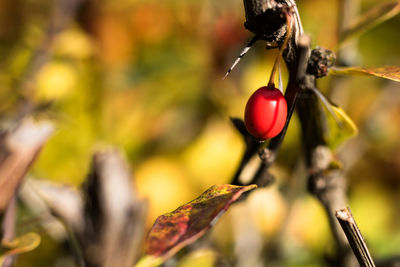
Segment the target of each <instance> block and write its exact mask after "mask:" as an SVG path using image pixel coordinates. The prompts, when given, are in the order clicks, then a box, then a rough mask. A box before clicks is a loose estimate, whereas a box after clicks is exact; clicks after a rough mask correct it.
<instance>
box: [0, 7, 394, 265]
mask: <svg viewBox="0 0 400 267" xmlns="http://www.w3.org/2000/svg"><path fill="white" fill-rule="evenodd" d="M65 1H67V2H68V0H65ZM57 2H60V1H44V0H39V1H33V0H17V1H15V0H0V26H1V27H0V55H1V63H0V64H1V65H0V66H1V69H0V103H1V104H0V118H1V123H2V124H5V125H8V124H10V123H11V122H12V121H14V120H15V119H16V118H18V116H19V115H21V114H22V113H24V112H28V111H32V110H33V111H34V113H35V115H36V116H37V117H44V118H46V119H51V120H53V121H54V122H55V124H56V127H57V131H56V133H55V135H54V136H53V137H52V138H51V139H50V141H49V143H48V144H47V145H46V146H45V148H44V149H43V151H42V153H41V155H40V157H39V159H38V161H37V162H36V163H35V165H34V169H33V171H32V172H31V175H32V176H34V177H35V178H37V179H51V180H53V181H56V182H63V183H69V184H73V185H79V184H80V183H81V182H82V181H83V179H84V178H85V175H86V173H87V171H88V168H89V167H88V166H89V161H90V157H91V155H92V152H93V150H94V149H95V148H96V146H97V145H99V144H100V145H101V144H103V143H108V144H112V145H116V146H118V147H120V148H122V149H123V150H124V151H125V152H126V154H127V155H128V159H129V161H130V164H131V166H132V168H133V170H134V172H135V179H136V180H137V184H138V190H139V192H140V193H141V194H142V195H143V196H144V197H147V198H149V203H150V215H149V218H148V222H149V227H150V224H151V223H152V222H153V221H154V220H155V218H156V217H157V216H158V215H160V214H163V213H166V212H169V211H171V210H173V209H175V208H176V207H178V206H180V205H181V204H183V203H185V202H187V201H189V200H190V199H193V198H194V197H195V196H196V195H198V194H199V193H201V192H202V191H204V190H205V189H206V188H208V187H210V186H211V185H213V184H218V183H229V182H230V178H231V176H232V175H233V173H234V171H235V168H236V166H237V165H238V162H239V160H240V157H241V153H242V152H243V144H242V140H241V138H240V136H239V135H238V134H237V133H236V132H235V130H234V128H233V127H232V126H231V124H230V122H229V116H233V117H243V111H244V106H245V103H246V101H247V99H248V97H249V96H250V95H251V93H252V92H253V91H254V90H256V89H257V88H258V87H260V86H262V85H265V84H266V83H267V79H268V77H269V72H270V70H271V68H272V62H273V59H274V56H275V55H276V51H270V50H269V51H267V50H265V49H264V45H263V44H262V43H261V42H260V43H257V44H256V45H255V47H254V48H253V49H252V50H251V51H250V52H249V53H248V55H246V57H245V58H244V59H243V60H242V61H241V63H240V64H239V65H238V66H237V67H236V69H235V70H234V71H233V72H232V74H231V75H230V76H229V77H228V79H226V80H222V77H223V75H224V73H225V71H226V70H227V68H228V67H229V66H230V64H231V63H232V62H233V60H234V59H235V57H236V56H237V54H238V53H239V52H240V50H241V49H242V47H243V46H244V45H245V43H246V42H247V40H249V39H250V37H251V34H250V33H248V32H247V31H246V30H245V29H244V27H243V23H244V10H243V6H242V1H241V0H233V1H232V0H230V1H228V0H219V1H211V0H203V1H176V0H164V1H145V0H123V1H111V0H105V1H94V0H87V1H85V2H84V4H83V6H82V7H80V8H79V9H78V12H77V14H76V16H75V17H74V18H73V19H72V21H71V23H70V24H68V25H67V26H66V27H65V28H64V29H62V30H61V31H60V32H59V33H57V34H56V35H54V36H51V38H50V39H48V36H46V35H47V33H48V27H49V24H48V23H49V19H50V18H51V12H52V10H53V8H54V6H55V5H56V3H57ZM298 2H299V3H298V5H299V11H300V14H301V18H302V21H303V24H304V29H305V31H306V32H308V33H310V35H311V36H312V39H313V44H315V45H320V46H324V47H326V48H328V49H333V48H334V47H335V45H336V43H337V41H338V36H337V20H338V1H336V0H330V1H319V0H304V1H298ZM384 2H391V1H384ZM376 3H377V1H375V0H363V1H361V10H362V11H366V10H369V9H370V8H371V7H373V6H374V5H375V4H376ZM321 21H323V22H324V23H320V22H321ZM399 25H400V18H399V17H395V18H393V19H391V20H389V21H386V22H384V23H383V24H381V25H379V26H377V27H375V28H373V29H372V30H371V31H369V32H367V33H365V34H364V35H362V36H361V37H360V39H359V42H358V47H359V51H358V53H357V54H356V55H355V57H356V58H357V60H358V62H357V63H359V64H357V65H360V66H385V65H400V50H399V49H398V44H399V35H398V29H399ZM41 51H47V53H48V54H47V56H45V57H43V58H40V60H39V63H40V64H38V63H35V64H33V65H32V61H33V59H35V57H36V56H37V55H38V53H41ZM284 75H286V74H285V73H284ZM330 79H331V77H327V78H323V79H322V80H321V81H320V83H319V85H320V88H321V89H322V90H323V91H324V92H325V93H326V94H328V95H330V96H331V98H332V100H333V101H334V102H335V103H337V104H339V106H340V107H341V108H342V109H343V110H345V111H346V113H347V114H348V115H349V116H350V117H351V118H352V119H353V120H354V122H355V124H356V125H357V126H358V128H359V136H358V137H357V138H354V139H352V140H351V141H349V142H348V143H346V144H345V145H343V146H340V147H339V150H338V153H339V155H338V156H339V157H340V158H342V159H343V162H344V166H345V168H346V169H347V170H348V176H347V177H348V180H349V194H350V200H351V203H350V204H351V206H352V212H353V214H354V216H355V218H356V219H357V222H358V224H359V226H360V228H361V231H362V232H363V234H364V236H365V237H366V240H367V241H368V244H369V246H370V248H371V252H372V254H373V255H376V256H384V255H390V254H394V253H396V252H397V253H399V252H400V251H398V248H399V247H400V228H399V226H398V221H399V219H400V218H399V216H400V210H399V205H398V204H397V203H399V201H400V194H399V191H400V179H399V177H400V152H399V151H400V139H399V136H400V127H399V124H398V118H399V116H400V88H399V85H398V84H396V83H394V82H390V81H386V80H384V79H378V78H374V77H354V78H353V77H352V78H350V79H347V80H344V81H343V82H341V84H340V86H339V87H336V89H335V90H334V91H332V90H330V88H328V84H329V81H330ZM299 138H300V135H299V130H298V123H297V121H296V118H294V121H292V123H291V125H290V127H289V131H288V134H287V136H286V139H285V142H284V144H283V147H282V149H281V152H280V154H279V158H278V161H277V162H276V163H275V165H274V166H273V168H272V171H273V173H274V174H275V176H276V178H277V186H274V187H272V188H268V189H261V190H259V191H255V192H254V194H252V195H250V197H249V199H248V200H247V201H246V202H244V203H240V204H238V205H237V206H235V207H232V210H231V211H229V212H228V213H227V216H225V217H223V218H222V219H221V221H220V222H219V223H218V224H217V225H216V229H215V230H214V231H213V232H212V234H211V240H212V242H213V244H214V246H213V247H214V248H215V250H216V251H217V252H216V253H217V254H218V255H220V254H221V255H224V257H225V258H229V257H231V256H235V257H239V258H240V255H241V251H243V249H246V248H251V249H249V252H248V253H245V254H246V255H247V256H248V259H247V260H249V261H250V260H251V262H254V265H252V266H262V265H260V264H261V263H260V262H259V259H260V258H264V260H265V261H266V262H269V261H270V262H274V261H278V260H279V261H280V262H282V261H283V262H284V263H285V264H286V266H320V265H321V261H322V258H323V255H324V253H325V252H326V251H328V252H329V251H332V250H333V248H332V240H331V236H330V232H329V227H328V222H327V220H326V218H325V217H324V213H323V211H322V208H321V207H320V206H319V204H318V202H316V200H315V199H312V198H311V197H309V196H307V194H306V193H304V192H306V182H305V178H304V177H305V175H306V174H305V171H304V170H303V169H302V165H301V162H302V161H301V158H300V155H301V145H300V142H301V140H299ZM240 209H243V210H244V211H246V212H248V215H249V216H244V214H246V213H244V212H243V211H242V212H237V211H235V210H240ZM371 214H374V216H371ZM19 226H20V227H19V228H18V229H20V231H21V232H27V231H31V230H32V229H33V230H35V231H41V232H45V230H46V229H42V227H43V226H41V225H39V223H38V220H35V217H33V218H32V215H31V214H30V213H29V211H26V210H25V209H22V210H21V212H20V217H19ZM249 235H250V236H251V237H252V239H251V240H250V241H249V239H248V238H247V239H246V236H249ZM43 236H44V239H43V242H42V244H41V245H40V246H39V248H37V249H36V250H35V252H34V253H28V254H24V255H22V256H20V257H19V261H18V265H17V266H53V265H55V264H57V263H58V264H63V263H65V262H70V261H71V259H70V255H71V250H72V248H69V247H68V248H65V247H63V246H62V242H60V241H59V240H57V239H56V238H55V237H52V236H50V235H47V234H43ZM261 237H262V238H261ZM246 242H249V243H246ZM277 243H278V244H279V246H280V247H281V248H282V251H283V253H282V255H280V256H281V258H280V259H276V255H272V254H271V255H268V254H267V253H262V251H264V250H268V247H272V246H274V245H276V244H277ZM263 248H264V250H263ZM257 253H258V254H257ZM242 254H243V253H242ZM199 255H200V256H199ZM213 256H215V255H214V254H212V253H208V252H207V253H204V254H201V253H199V254H197V256H196V255H194V254H189V255H187V256H185V257H183V258H182V262H180V263H179V264H180V266H194V265H191V264H190V261H192V260H193V261H196V260H198V259H199V257H200V258H202V259H203V260H204V262H207V263H204V265H201V266H207V265H206V264H209V265H210V266H211V265H212V263H209V262H213V259H214V258H213ZM243 261H244V260H243ZM257 264H258V265H257ZM199 265H200V264H199ZM248 266H249V265H248Z"/></svg>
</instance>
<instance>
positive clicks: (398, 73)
mask: <svg viewBox="0 0 400 267" xmlns="http://www.w3.org/2000/svg"><path fill="white" fill-rule="evenodd" d="M330 73H331V74H336V75H370V76H376V77H380V78H384V79H388V80H392V81H396V82H400V67H397V66H387V67H380V68H360V67H349V68H342V67H335V68H332V69H331V71H330Z"/></svg>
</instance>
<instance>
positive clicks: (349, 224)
mask: <svg viewBox="0 0 400 267" xmlns="http://www.w3.org/2000/svg"><path fill="white" fill-rule="evenodd" d="M336 218H337V219H338V221H339V223H340V225H341V226H342V229H343V231H344V233H345V234H346V237H347V239H348V240H349V243H350V246H351V248H352V250H353V252H354V255H356V257H357V260H358V262H359V263H360V266H361V267H375V263H374V261H373V259H372V257H371V254H370V253H369V251H368V247H367V244H366V243H365V241H364V238H363V236H362V235H361V232H360V229H359V228H358V226H357V224H356V221H355V220H354V218H353V215H352V214H351V212H350V211H349V210H348V209H347V208H345V209H342V210H338V211H336Z"/></svg>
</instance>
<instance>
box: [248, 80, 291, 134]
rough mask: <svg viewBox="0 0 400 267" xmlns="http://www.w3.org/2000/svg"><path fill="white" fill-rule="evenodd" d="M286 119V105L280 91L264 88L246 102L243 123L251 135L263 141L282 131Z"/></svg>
mask: <svg viewBox="0 0 400 267" xmlns="http://www.w3.org/2000/svg"><path fill="white" fill-rule="evenodd" d="M286 117H287V104H286V99H285V97H284V96H283V95H282V93H281V91H279V90H278V89H276V88H273V89H271V88H268V87H267V86H264V87H261V88H259V89H258V90H257V91H255V92H254V93H253V94H252V95H251V96H250V98H249V100H248V101H247V104H246V110H245V113H244V123H245V124H246V128H247V130H248V131H249V133H250V134H251V135H253V136H254V137H255V138H257V139H262V140H265V139H268V138H272V137H275V136H277V135H278V134H279V133H280V132H281V131H282V129H283V127H284V126H285V122H286Z"/></svg>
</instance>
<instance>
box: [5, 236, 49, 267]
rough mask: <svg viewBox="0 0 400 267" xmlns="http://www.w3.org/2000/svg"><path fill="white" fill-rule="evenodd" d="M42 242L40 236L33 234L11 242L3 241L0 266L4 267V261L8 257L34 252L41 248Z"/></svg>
mask: <svg viewBox="0 0 400 267" xmlns="http://www.w3.org/2000/svg"><path fill="white" fill-rule="evenodd" d="M40 240H41V239H40V235H38V234H36V233H33V232H31V233H27V234H25V235H23V236H20V237H18V238H16V239H14V240H13V241H10V242H7V241H4V240H3V241H2V244H1V245H2V246H1V251H0V266H2V265H3V262H4V259H5V258H6V257H7V256H11V255H17V254H21V253H25V252H29V251H32V250H34V249H35V248H37V247H38V246H39V244H40Z"/></svg>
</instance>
